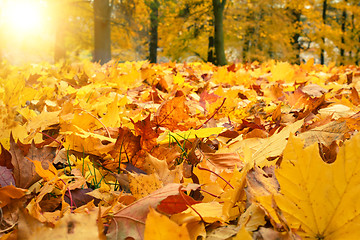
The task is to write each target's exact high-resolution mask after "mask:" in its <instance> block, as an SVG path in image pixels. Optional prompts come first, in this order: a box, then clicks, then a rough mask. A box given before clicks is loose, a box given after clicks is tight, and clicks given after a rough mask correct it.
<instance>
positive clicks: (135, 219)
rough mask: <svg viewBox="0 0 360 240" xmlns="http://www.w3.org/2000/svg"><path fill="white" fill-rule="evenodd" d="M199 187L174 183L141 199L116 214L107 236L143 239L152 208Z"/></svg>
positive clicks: (111, 237)
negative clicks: (165, 200)
mask: <svg viewBox="0 0 360 240" xmlns="http://www.w3.org/2000/svg"><path fill="white" fill-rule="evenodd" d="M199 187H200V186H199V185H197V184H189V185H187V186H186V187H182V185H181V184H177V183H172V184H168V185H166V186H165V187H163V188H161V189H159V190H157V191H155V192H153V193H152V194H150V195H148V196H146V197H144V198H141V199H139V200H138V201H136V202H134V203H133V204H131V205H129V206H127V207H125V208H123V209H121V210H120V211H119V212H117V213H115V214H114V217H113V220H112V222H111V223H110V226H109V231H108V234H107V236H108V237H109V238H110V239H119V240H120V239H125V238H128V237H132V238H133V239H135V240H140V239H143V238H144V230H145V220H146V216H147V214H148V213H149V208H150V207H151V208H156V207H157V205H159V203H160V202H161V201H162V200H164V199H165V198H167V197H168V196H171V195H178V194H179V189H181V190H182V191H191V190H195V189H197V188H199Z"/></svg>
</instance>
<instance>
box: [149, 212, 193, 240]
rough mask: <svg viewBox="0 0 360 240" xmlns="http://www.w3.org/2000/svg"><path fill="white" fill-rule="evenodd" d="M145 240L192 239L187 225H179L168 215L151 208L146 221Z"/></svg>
mask: <svg viewBox="0 0 360 240" xmlns="http://www.w3.org/2000/svg"><path fill="white" fill-rule="evenodd" d="M144 239H145V240H152V239H154V240H161V239H164V240H165V239H185V240H186V239H190V237H189V233H188V231H187V228H186V225H185V224H184V225H181V226H179V225H177V224H176V223H175V222H173V221H171V220H170V219H169V218H168V217H167V216H165V215H162V214H160V213H158V212H156V211H155V210H154V209H152V208H150V212H149V214H148V215H147V218H146V222H145V233H144Z"/></svg>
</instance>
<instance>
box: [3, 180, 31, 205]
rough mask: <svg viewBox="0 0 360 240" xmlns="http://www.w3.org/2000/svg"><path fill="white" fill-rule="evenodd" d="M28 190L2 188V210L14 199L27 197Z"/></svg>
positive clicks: (12, 187) (10, 187)
mask: <svg viewBox="0 0 360 240" xmlns="http://www.w3.org/2000/svg"><path fill="white" fill-rule="evenodd" d="M25 193H26V190H25V189H21V188H17V187H14V186H12V185H8V186H5V187H1V188H0V208H2V207H4V206H6V205H7V204H9V203H10V202H11V200H13V199H18V198H21V197H23V196H25Z"/></svg>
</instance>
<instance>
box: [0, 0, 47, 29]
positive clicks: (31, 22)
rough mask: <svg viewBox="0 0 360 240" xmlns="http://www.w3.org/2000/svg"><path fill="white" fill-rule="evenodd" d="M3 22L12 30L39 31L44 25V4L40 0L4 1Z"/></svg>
mask: <svg viewBox="0 0 360 240" xmlns="http://www.w3.org/2000/svg"><path fill="white" fill-rule="evenodd" d="M2 2H3V4H2V5H3V7H2V9H1V12H2V16H1V17H2V22H3V23H4V25H5V27H6V28H7V29H9V30H11V31H12V32H17V33H20V34H24V33H34V32H39V31H40V30H41V28H42V27H43V22H44V19H43V10H42V8H43V6H42V4H41V2H40V1H31V0H9V1H5V2H4V1H2Z"/></svg>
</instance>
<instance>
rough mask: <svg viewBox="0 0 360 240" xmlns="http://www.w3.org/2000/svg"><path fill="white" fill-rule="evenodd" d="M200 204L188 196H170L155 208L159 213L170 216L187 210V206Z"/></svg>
mask: <svg viewBox="0 0 360 240" xmlns="http://www.w3.org/2000/svg"><path fill="white" fill-rule="evenodd" d="M197 203H200V202H199V201H195V200H194V199H193V198H192V197H190V196H188V195H185V194H183V195H171V196H168V197H167V198H165V199H164V200H162V201H161V202H160V204H159V205H158V206H157V208H156V209H157V210H158V211H159V212H161V213H164V214H168V215H172V214H176V213H180V212H182V211H184V210H186V209H187V208H188V206H191V205H194V204H197Z"/></svg>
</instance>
